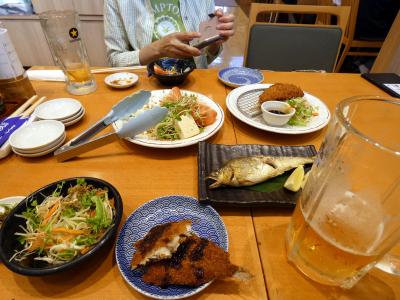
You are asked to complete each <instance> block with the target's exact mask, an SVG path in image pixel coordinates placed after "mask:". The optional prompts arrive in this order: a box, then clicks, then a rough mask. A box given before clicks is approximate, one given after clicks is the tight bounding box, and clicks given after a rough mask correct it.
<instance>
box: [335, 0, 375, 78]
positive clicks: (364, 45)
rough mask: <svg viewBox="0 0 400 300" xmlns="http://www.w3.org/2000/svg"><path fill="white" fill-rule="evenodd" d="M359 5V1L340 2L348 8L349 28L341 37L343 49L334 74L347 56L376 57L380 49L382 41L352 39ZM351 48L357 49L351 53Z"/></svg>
mask: <svg viewBox="0 0 400 300" xmlns="http://www.w3.org/2000/svg"><path fill="white" fill-rule="evenodd" d="M377 1H379V0H377ZM359 4H360V0H342V5H346V6H350V7H351V12H350V19H349V27H348V28H347V30H346V33H345V35H344V37H343V45H344V48H343V51H342V54H341V55H340V59H339V61H338V63H337V65H336V72H339V70H340V68H341V67H342V65H343V62H344V60H345V58H346V57H347V56H377V55H378V53H379V50H380V48H381V47H382V44H383V40H382V41H365V40H358V39H355V38H354V33H355V30H356V22H357V15H358V8H359ZM353 48H358V49H356V50H354V51H353V50H352V49H353ZM371 49H376V50H371Z"/></svg>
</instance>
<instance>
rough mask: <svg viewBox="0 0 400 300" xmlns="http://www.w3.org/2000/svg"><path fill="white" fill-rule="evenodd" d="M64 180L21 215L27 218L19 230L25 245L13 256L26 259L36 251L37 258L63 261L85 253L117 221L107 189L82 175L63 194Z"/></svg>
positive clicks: (51, 262)
mask: <svg viewBox="0 0 400 300" xmlns="http://www.w3.org/2000/svg"><path fill="white" fill-rule="evenodd" d="M63 185H64V183H61V184H59V185H58V186H57V188H56V190H55V191H54V192H53V193H52V194H51V195H49V196H47V197H46V198H45V199H44V200H43V202H42V203H40V204H38V203H37V201H36V200H35V199H33V200H32V201H31V202H30V206H31V207H30V208H28V209H27V210H26V211H24V212H23V213H22V214H21V215H17V216H18V217H20V218H23V219H25V221H26V224H25V226H20V228H21V230H22V231H21V232H17V233H15V235H17V236H18V237H17V238H18V241H19V242H20V243H21V244H22V245H23V249H22V250H20V251H18V252H16V253H15V254H14V255H13V256H12V257H11V259H10V261H11V260H15V261H22V260H24V259H26V258H27V257H29V256H31V255H33V256H34V257H33V259H34V260H38V261H44V262H47V263H49V264H60V263H64V262H67V261H69V260H72V259H73V258H75V257H77V256H79V255H82V254H85V253H86V252H88V251H89V250H90V249H91V248H92V247H93V245H95V244H96V243H97V242H98V241H100V239H101V238H102V237H103V235H104V234H105V233H106V231H107V229H108V228H110V227H111V225H112V224H113V218H114V215H115V209H114V200H113V199H109V198H108V193H107V190H106V189H101V188H95V187H93V186H92V185H89V184H87V183H86V182H85V180H84V179H78V180H77V184H76V185H74V186H72V187H70V188H68V193H67V195H65V196H63V195H61V190H62V188H63Z"/></svg>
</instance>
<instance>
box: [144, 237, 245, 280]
mask: <svg viewBox="0 0 400 300" xmlns="http://www.w3.org/2000/svg"><path fill="white" fill-rule="evenodd" d="M238 270H239V267H237V266H235V265H232V264H231V263H230V261H229V254H228V253H227V252H225V251H224V250H223V249H222V248H220V247H219V246H217V245H216V244H215V243H213V242H211V241H209V240H206V239H204V238H200V237H198V236H195V235H193V236H191V237H189V238H187V239H186V240H185V241H184V242H183V243H182V244H181V245H180V246H179V248H178V250H177V251H176V252H175V253H174V254H173V255H172V257H171V258H170V259H164V260H160V261H158V262H151V263H148V264H147V265H146V267H145V268H144V274H143V280H144V281H145V282H146V283H149V284H153V285H157V286H160V287H166V286H168V285H170V284H175V285H188V286H199V285H202V284H204V283H206V282H209V281H211V280H214V279H223V278H227V277H231V276H233V275H234V274H235V273H236V272H237V271H238Z"/></svg>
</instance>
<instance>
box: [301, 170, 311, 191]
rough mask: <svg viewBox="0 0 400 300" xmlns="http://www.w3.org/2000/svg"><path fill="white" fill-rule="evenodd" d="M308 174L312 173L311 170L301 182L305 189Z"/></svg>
mask: <svg viewBox="0 0 400 300" xmlns="http://www.w3.org/2000/svg"><path fill="white" fill-rule="evenodd" d="M308 175H310V172H307V173H306V174H305V175H304V178H303V181H302V182H301V186H300V187H301V188H302V189H304V186H305V185H306V182H307V179H308Z"/></svg>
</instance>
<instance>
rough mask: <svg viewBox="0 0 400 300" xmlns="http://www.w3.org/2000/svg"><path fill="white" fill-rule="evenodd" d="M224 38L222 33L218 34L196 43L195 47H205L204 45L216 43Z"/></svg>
mask: <svg viewBox="0 0 400 300" xmlns="http://www.w3.org/2000/svg"><path fill="white" fill-rule="evenodd" d="M223 38H224V37H223V36H221V35H216V36H213V37H210V38H208V39H205V40H204V41H202V42H200V43H198V44H196V45H193V47H195V48H197V49H203V48H204V47H207V46H209V45H211V44H214V43H215V42H217V41H219V40H222V39H223Z"/></svg>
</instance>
